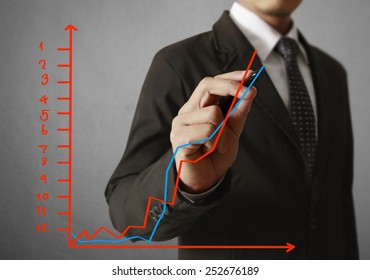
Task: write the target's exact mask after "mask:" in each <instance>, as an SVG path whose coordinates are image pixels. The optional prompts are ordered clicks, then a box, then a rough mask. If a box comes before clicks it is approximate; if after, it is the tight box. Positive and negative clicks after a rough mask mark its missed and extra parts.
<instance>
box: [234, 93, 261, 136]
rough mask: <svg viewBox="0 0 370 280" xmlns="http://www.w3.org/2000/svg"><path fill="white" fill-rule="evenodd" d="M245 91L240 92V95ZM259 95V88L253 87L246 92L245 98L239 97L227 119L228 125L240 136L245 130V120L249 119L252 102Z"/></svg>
mask: <svg viewBox="0 0 370 280" xmlns="http://www.w3.org/2000/svg"><path fill="white" fill-rule="evenodd" d="M243 94H244V92H240V93H239V96H240V97H241V96H243ZM256 95H257V89H256V88H255V87H251V88H250V89H249V91H248V92H247V93H246V94H245V96H244V98H243V99H237V100H236V102H235V105H234V109H233V110H232V111H231V113H230V114H231V115H230V116H229V119H228V120H227V125H228V126H229V128H230V129H231V130H232V131H233V132H234V134H235V135H236V136H237V137H239V136H240V134H241V133H242V131H243V127H244V123H245V120H246V119H247V116H248V113H249V110H250V108H251V106H252V102H253V100H254V98H255V97H256Z"/></svg>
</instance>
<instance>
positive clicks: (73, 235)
mask: <svg viewBox="0 0 370 280" xmlns="http://www.w3.org/2000/svg"><path fill="white" fill-rule="evenodd" d="M264 68H265V67H264V66H262V67H261V68H260V69H259V70H258V72H257V74H256V76H255V77H254V79H253V80H252V82H251V83H250V85H249V86H248V88H247V89H246V90H245V91H244V92H243V94H242V96H241V97H240V99H239V101H238V102H237V103H236V104H235V106H234V108H233V109H232V110H231V111H230V114H229V116H231V115H232V114H233V113H234V112H235V110H236V109H237V108H238V106H239V104H240V103H241V102H242V100H243V99H244V97H245V96H246V94H247V93H248V91H249V90H250V88H251V87H252V86H253V84H254V82H255V81H256V80H257V79H258V77H259V75H260V74H261V72H262V71H263V70H264ZM224 121H225V120H223V121H222V122H221V123H220V124H219V126H218V127H217V128H216V129H215V130H214V131H213V133H212V134H211V135H210V136H209V137H207V138H203V139H199V140H196V141H192V142H189V143H187V144H183V145H180V146H178V147H176V149H175V152H174V153H173V155H172V158H171V160H170V162H169V164H168V166H167V168H166V172H165V183H164V197H163V201H165V202H167V191H168V173H169V171H170V169H171V167H172V164H173V162H174V160H175V157H176V155H177V152H178V151H179V149H181V148H184V147H187V146H190V145H194V144H199V143H202V142H206V141H209V140H211V139H212V138H213V137H214V136H215V135H216V134H217V133H218V131H219V130H220V129H221V127H222V125H223V123H224ZM166 209H167V204H166V203H163V210H162V213H161V215H160V216H159V218H158V220H157V222H156V224H155V225H154V228H153V230H152V233H151V234H150V236H149V238H148V239H146V238H144V237H141V236H138V235H135V236H131V237H124V238H121V239H117V240H104V239H101V240H98V239H94V240H81V239H78V240H77V241H78V242H79V243H98V242H103V243H120V242H124V241H128V240H132V239H140V240H143V241H146V242H151V241H152V239H153V237H154V234H155V233H156V231H157V229H158V226H159V223H160V222H161V220H162V219H163V216H164V214H165V213H166ZM71 236H72V237H73V238H74V239H76V238H77V236H76V235H75V234H73V233H71Z"/></svg>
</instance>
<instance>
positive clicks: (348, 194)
mask: <svg viewBox="0 0 370 280" xmlns="http://www.w3.org/2000/svg"><path fill="white" fill-rule="evenodd" d="M344 81H345V84H344V85H343V86H344V88H346V89H347V92H348V85H347V79H346V75H345V79H344ZM346 97H347V100H346V104H348V107H349V104H350V102H349V97H348V94H347V96H346ZM346 120H347V139H346V142H347V143H346V144H347V147H348V149H347V150H346V164H347V166H346V168H345V169H346V170H343V172H342V174H344V180H343V182H344V192H343V193H344V198H343V201H344V219H345V221H344V225H345V234H346V240H347V244H346V245H347V246H346V248H347V252H346V259H359V250H358V242H357V231H356V219H355V209H354V203H353V194H352V189H353V164H354V163H353V133H352V122H351V114H350V113H349V114H348V117H347V118H346Z"/></svg>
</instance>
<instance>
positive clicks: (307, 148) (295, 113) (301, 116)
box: [275, 37, 316, 178]
mask: <svg viewBox="0 0 370 280" xmlns="http://www.w3.org/2000/svg"><path fill="white" fill-rule="evenodd" d="M275 50H276V51H277V52H278V53H279V54H280V56H281V57H282V58H283V59H284V62H285V68H286V72H287V78H288V85H289V93H290V109H291V117H292V121H293V125H294V128H295V130H296V132H297V136H298V141H299V145H300V147H301V149H302V151H303V153H304V154H305V156H306V159H307V162H308V167H309V171H310V176H311V178H312V175H313V172H314V168H315V157H316V121H315V114H314V111H313V107H312V103H311V99H310V96H309V94H308V91H307V88H306V85H305V83H304V80H303V78H302V74H301V72H300V71H299V68H298V61H297V54H298V45H297V43H296V42H295V41H294V40H293V39H291V38H287V37H283V38H281V39H280V41H279V42H278V44H277V45H276V48H275Z"/></svg>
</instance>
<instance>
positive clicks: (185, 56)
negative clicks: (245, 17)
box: [106, 12, 358, 259]
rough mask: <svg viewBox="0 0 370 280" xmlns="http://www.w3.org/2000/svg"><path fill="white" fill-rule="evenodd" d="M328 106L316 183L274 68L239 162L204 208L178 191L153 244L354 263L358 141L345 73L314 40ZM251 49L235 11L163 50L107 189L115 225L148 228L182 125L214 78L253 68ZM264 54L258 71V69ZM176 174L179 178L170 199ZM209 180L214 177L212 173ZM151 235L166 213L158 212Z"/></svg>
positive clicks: (261, 90)
mask: <svg viewBox="0 0 370 280" xmlns="http://www.w3.org/2000/svg"><path fill="white" fill-rule="evenodd" d="M300 40H301V42H302V43H303V45H304V46H305V48H306V51H307V53H308V57H309V62H310V67H311V70H312V77H313V81H314V85H315V94H316V98H317V108H318V137H319V138H318V149H317V162H316V170H315V175H314V180H313V183H310V180H309V175H308V167H307V162H306V160H305V158H304V155H303V153H302V152H301V150H300V148H299V144H298V142H297V139H296V135H295V131H294V128H293V126H292V123H291V119H290V116H289V113H288V112H287V109H286V107H285V106H284V104H283V102H282V100H281V98H280V96H279V94H278V92H277V91H276V89H275V87H274V85H273V84H272V82H271V80H270V78H269V76H268V73H266V72H263V73H262V76H261V77H260V79H259V80H258V82H257V83H256V87H257V89H258V94H257V97H256V99H255V101H254V103H253V105H252V108H251V111H250V113H249V116H248V119H247V121H246V125H245V129H244V131H243V133H242V135H241V137H240V144H239V151H238V156H237V159H236V161H235V163H234V164H233V166H232V167H231V168H230V170H229V171H228V172H227V174H226V176H225V178H224V180H223V181H222V183H221V185H220V186H219V187H218V188H217V190H216V191H215V192H213V193H212V194H211V195H210V196H208V197H206V198H205V199H203V200H202V201H199V202H196V203H191V202H189V201H188V200H187V199H185V198H184V197H182V196H181V194H178V195H177V199H176V203H175V206H173V207H168V209H167V210H168V211H167V213H166V215H165V216H164V218H163V220H162V221H161V223H160V224H159V227H158V229H157V231H156V233H155V235H154V240H157V241H161V240H168V239H171V238H174V237H176V236H179V242H180V244H181V245H269V244H271V245H280V244H281V245H283V244H285V243H286V242H290V243H292V244H294V245H295V246H296V249H295V250H293V251H292V252H290V253H285V251H283V250H229V249H224V250H214V249H209V250H208V249H206V250H193V249H191V250H190V249H181V250H180V253H179V257H180V258H183V259H356V258H358V247H357V238H356V228H355V217H354V207H353V199H352V173H353V172H352V171H353V141H352V128H351V118H350V110H349V99H348V90H347V79H346V73H345V70H344V69H343V67H342V66H341V65H340V64H339V63H338V62H337V61H336V60H334V59H333V58H331V57H330V56H328V55H327V54H325V53H323V52H322V51H320V50H319V49H317V48H315V47H313V46H311V45H309V44H308V43H307V42H306V41H305V39H304V38H303V37H302V36H301V38H300ZM252 52H253V47H252V46H251V45H250V43H249V42H248V41H247V40H246V39H245V37H244V36H243V35H242V33H241V32H240V31H239V29H238V28H237V27H236V26H235V25H234V23H233V22H232V21H231V19H230V18H229V15H228V13H227V12H225V13H224V14H223V15H222V17H221V18H220V19H219V21H218V22H216V23H215V25H214V26H213V30H212V31H210V32H206V33H203V34H200V35H197V36H195V37H192V38H189V39H186V40H184V41H181V42H179V43H176V44H173V45H171V46H168V47H166V48H164V49H162V50H161V51H159V52H158V53H157V54H156V56H155V57H154V60H153V63H152V65H151V67H150V70H149V73H148V75H147V78H146V80H145V82H144V85H143V88H142V91H141V95H140V98H139V101H138V105H137V109H136V113H135V116H134V120H133V123H132V127H131V131H130V136H129V140H128V143H127V146H126V151H125V153H124V155H123V158H122V160H121V162H120V163H119V165H118V167H117V169H116V170H115V172H114V174H113V176H112V178H111V180H110V181H109V184H108V186H107V189H106V198H107V200H108V202H109V209H110V215H111V219H112V222H113V225H114V226H115V228H116V229H117V230H119V231H121V232H122V231H123V230H124V229H125V228H126V227H127V226H128V225H142V224H143V221H144V214H145V210H146V206H147V202H148V197H149V196H155V197H158V198H163V196H164V194H163V190H164V178H165V175H164V174H165V169H166V167H167V165H168V163H169V161H170V159H171V156H172V153H173V151H172V149H171V143H170V140H169V134H170V130H171V122H172V119H173V118H174V117H175V116H176V115H177V112H178V110H179V108H180V107H181V106H182V105H183V104H184V103H185V102H186V101H187V100H188V99H189V97H190V95H191V93H192V92H193V90H194V89H195V87H196V86H197V84H198V83H199V81H200V80H201V79H202V78H204V77H206V76H215V75H217V74H220V73H224V72H230V71H234V70H243V69H245V68H246V65H247V63H248V60H249V59H250V57H251V54H252ZM260 66H261V62H260V61H259V59H258V58H257V59H256V60H255V62H254V63H253V66H252V69H258V68H259V67H260ZM175 176H176V168H175V167H174V166H173V168H172V169H171V172H170V173H169V187H168V194H167V198H168V199H167V200H170V199H171V198H172V195H173V189H174V180H175ZM205 176H206V174H205ZM150 209H151V214H150V215H149V219H148V222H147V226H146V228H145V229H130V230H129V231H128V233H127V235H126V236H132V235H141V236H144V237H149V235H150V233H151V232H152V230H153V227H154V225H155V222H156V221H157V219H158V216H159V215H158V214H160V213H161V209H163V206H162V204H161V203H160V202H158V201H155V200H154V201H153V202H152V204H151V205H150Z"/></svg>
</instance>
